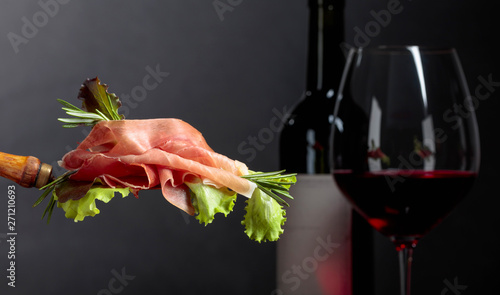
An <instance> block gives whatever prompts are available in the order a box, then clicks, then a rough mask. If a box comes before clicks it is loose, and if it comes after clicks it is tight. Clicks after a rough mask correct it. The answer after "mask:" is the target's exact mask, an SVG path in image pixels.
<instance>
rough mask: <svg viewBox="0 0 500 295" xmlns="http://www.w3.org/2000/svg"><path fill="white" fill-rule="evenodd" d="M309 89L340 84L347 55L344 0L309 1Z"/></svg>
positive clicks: (335, 87)
mask: <svg viewBox="0 0 500 295" xmlns="http://www.w3.org/2000/svg"><path fill="white" fill-rule="evenodd" d="M309 10H310V16H309V45H308V46H309V48H308V61H307V85H306V88H307V91H309V92H314V91H324V92H329V91H330V90H332V91H333V92H330V93H331V95H332V96H333V94H334V93H336V91H337V87H338V85H339V83H340V78H341V75H342V70H343V68H344V63H345V58H344V54H343V52H342V48H341V44H342V42H343V41H344V0H309Z"/></svg>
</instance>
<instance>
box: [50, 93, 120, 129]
mask: <svg viewBox="0 0 500 295" xmlns="http://www.w3.org/2000/svg"><path fill="white" fill-rule="evenodd" d="M57 101H58V102H59V103H61V104H62V105H63V106H64V107H63V108H62V109H63V110H64V111H66V114H68V115H70V116H73V117H74V118H58V119H57V120H59V121H61V122H63V123H67V124H64V125H63V127H65V128H72V127H77V126H80V125H85V126H94V125H95V124H97V122H99V121H110V120H112V118H108V117H106V115H104V114H103V113H102V112H101V111H99V110H98V109H96V112H95V113H91V112H87V111H84V110H82V109H80V108H78V107H76V106H74V105H72V104H71V103H69V102H67V101H64V100H62V99H58V100H57ZM113 119H114V118H113Z"/></svg>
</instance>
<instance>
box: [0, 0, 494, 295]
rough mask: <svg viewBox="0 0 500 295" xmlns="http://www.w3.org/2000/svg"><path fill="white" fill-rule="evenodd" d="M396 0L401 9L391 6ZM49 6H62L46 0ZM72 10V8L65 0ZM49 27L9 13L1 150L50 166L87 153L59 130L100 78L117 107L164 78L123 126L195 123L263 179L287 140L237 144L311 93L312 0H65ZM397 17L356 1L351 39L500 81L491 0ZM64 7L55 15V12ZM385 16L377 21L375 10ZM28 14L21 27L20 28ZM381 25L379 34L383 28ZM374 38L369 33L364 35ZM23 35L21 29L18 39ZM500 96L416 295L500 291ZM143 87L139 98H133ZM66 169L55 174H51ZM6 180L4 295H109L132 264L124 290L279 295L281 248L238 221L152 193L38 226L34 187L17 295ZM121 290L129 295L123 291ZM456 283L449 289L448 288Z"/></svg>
mask: <svg viewBox="0 0 500 295" xmlns="http://www.w3.org/2000/svg"><path fill="white" fill-rule="evenodd" d="M393 1H395V0H393ZM41 2H42V3H46V2H51V3H58V2H54V1H41ZM61 2H62V1H61ZM67 2H68V3H66V4H58V5H57V12H55V13H54V15H53V16H49V17H47V18H46V19H43V16H42V17H40V18H39V19H38V23H39V24H40V26H39V27H37V32H36V34H35V33H33V32H31V33H32V34H31V35H30V36H29V38H26V40H25V41H27V43H23V44H19V46H17V49H18V50H17V53H16V50H15V48H14V47H15V46H13V45H12V43H11V41H10V40H9V38H8V34H9V33H14V34H17V35H19V36H21V37H23V32H22V29H23V26H24V25H25V21H24V20H25V19H28V20H29V21H31V22H33V16H40V15H42V13H41V12H43V11H44V10H43V9H42V7H41V6H40V4H39V3H38V1H2V2H0V67H1V70H0V116H1V119H0V120H1V124H0V135H1V140H0V151H3V152H9V153H16V154H21V155H33V156H36V157H38V158H40V159H41V160H42V161H45V162H47V163H51V164H55V162H54V161H56V160H58V159H60V158H61V157H62V156H63V155H64V153H65V152H66V151H67V149H68V148H74V147H76V144H77V142H78V141H80V140H82V139H83V138H84V136H85V134H84V133H83V132H82V129H72V130H67V129H63V128H61V124H60V123H59V122H58V121H56V118H57V117H59V116H62V115H63V113H62V111H61V110H60V105H59V104H58V103H57V102H56V98H62V99H65V100H68V101H72V102H74V103H78V102H77V101H76V95H77V92H78V89H79V87H80V84H81V83H82V82H83V81H84V80H85V79H86V78H88V77H94V76H96V75H97V76H99V77H100V79H101V80H102V81H103V82H105V83H107V84H108V85H110V91H111V92H115V93H116V94H117V95H118V96H122V97H126V96H127V95H128V96H130V95H131V92H132V90H133V89H134V87H136V86H141V85H142V83H143V82H142V81H143V78H144V77H145V76H146V75H147V74H148V72H147V70H146V68H147V67H151V68H156V67H157V66H158V67H159V69H160V70H161V71H162V72H168V73H169V75H168V77H166V78H164V79H163V81H162V82H161V83H159V85H158V86H157V87H156V88H155V89H152V90H150V91H148V92H147V93H146V97H145V98H144V99H143V100H142V101H139V102H138V101H134V100H133V99H132V100H131V102H132V103H134V104H131V103H129V104H128V105H127V107H128V111H129V112H130V114H129V115H128V118H156V117H176V118H181V119H184V120H186V121H188V122H189V123H191V124H192V125H193V126H195V127H196V128H198V129H199V130H200V131H201V132H202V133H203V134H204V136H205V138H206V139H207V141H208V143H209V144H210V145H211V146H212V148H213V149H214V150H216V151H218V152H220V153H222V154H225V155H227V156H229V157H231V158H234V159H238V160H240V161H244V162H246V163H247V164H248V165H249V166H250V168H251V169H254V170H265V171H268V170H276V169H278V159H277V155H278V140H277V139H278V135H277V134H274V135H275V136H274V137H273V138H272V140H270V142H269V143H267V144H265V145H264V149H263V150H262V151H259V152H258V153H257V154H256V156H255V158H252V159H250V158H249V154H244V153H241V152H239V151H238V146H239V145H240V144H242V143H245V142H248V137H249V136H257V135H258V133H259V131H260V130H262V129H263V128H269V127H270V125H269V124H270V120H271V119H272V118H273V117H274V116H276V115H275V113H274V112H273V110H279V111H283V109H284V108H285V109H288V108H290V107H291V106H292V105H293V104H294V103H295V102H296V101H297V99H298V98H299V97H300V96H301V94H302V92H303V90H304V86H305V65H306V64H305V63H306V58H305V57H306V45H307V44H306V42H307V15H308V14H307V6H306V1H305V0H289V1H284V0H281V1H257V0H254V1H250V0H238V1H236V0H233V1H227V0H221V1H220V2H222V3H225V4H227V5H232V10H230V11H226V12H224V13H223V14H222V15H219V14H218V13H217V11H216V9H215V8H214V1H193V0H182V1H180V0H179V1H162V2H160V1H152V0H149V1H123V0H122V1H95V0H89V1H78V0H73V1H67ZM398 3H399V6H398V7H399V8H400V9H399V10H400V13H398V14H392V15H391V18H390V20H389V19H385V23H383V24H382V25H381V24H378V25H376V24H375V23H374V21H375V20H376V18H377V17H376V16H374V15H376V13H378V12H380V11H382V10H387V2H386V1H368V2H364V1H359V0H355V1H348V3H347V7H346V41H347V43H349V44H351V45H367V44H366V43H367V42H366V38H365V39H364V41H363V42H364V43H365V44H358V43H360V40H361V39H360V37H359V36H357V34H359V33H357V32H358V31H363V32H365V33H366V32H369V33H370V34H371V35H372V36H369V38H368V39H369V40H368V41H369V44H368V45H375V44H424V45H437V46H454V47H456V48H457V50H458V52H459V54H460V56H461V58H462V62H463V67H464V70H465V73H466V76H467V79H468V83H469V87H470V89H471V92H472V94H474V90H475V89H476V87H478V85H480V84H481V83H480V82H479V81H480V77H483V78H485V79H488V77H489V76H490V75H491V78H490V79H492V80H493V81H500V71H499V70H498V66H499V57H498V52H499V49H500V46H498V45H497V43H498V29H499V22H498V21H497V20H495V17H496V15H495V9H496V7H493V4H490V2H488V1H463V0H462V1H451V0H446V1H427V0H425V1H424V0H413V1H408V0H401V1H400V2H398ZM51 8H52V9H53V10H54V11H55V6H52V7H51ZM377 15H381V14H377ZM24 18H25V19H24ZM377 26H378V28H379V30H377ZM370 29H371V30H372V31H369V30H370ZM11 36H12V34H11ZM498 88H499V87H498V86H494V87H493V88H492V90H491V91H489V93H490V96H489V97H488V98H487V99H486V100H483V101H481V102H480V104H479V105H478V109H477V114H478V120H479V126H480V130H481V142H482V152H483V159H482V171H481V174H480V179H479V181H478V183H477V186H476V187H475V188H474V190H473V192H472V193H471V194H470V195H469V197H468V198H467V199H466V200H465V201H464V202H462V203H461V204H460V205H459V206H458V208H457V210H456V211H455V212H454V213H453V214H452V215H451V216H450V217H449V218H447V219H446V220H445V221H444V222H443V224H442V225H441V226H439V227H438V228H436V229H435V230H434V231H432V232H431V233H430V234H429V235H428V236H427V237H425V238H424V239H423V240H422V242H421V243H420V244H419V246H418V248H417V250H416V253H415V263H414V290H415V294H424V293H428V294H453V292H452V291H453V290H451V289H449V287H447V284H446V282H451V284H453V282H454V281H456V282H457V283H458V284H459V285H461V286H466V289H463V287H462V289H461V290H459V291H457V292H459V293H460V294H491V293H494V292H498V286H497V285H498V276H499V275H500V271H499V270H498V263H499V262H500V261H499V254H498V251H496V246H497V245H498V242H499V230H498V229H497V226H498V225H499V224H500V222H499V221H500V220H499V214H497V208H496V207H495V206H494V205H493V204H492V202H493V201H494V200H495V199H496V198H497V197H498V196H497V194H498V193H497V192H496V191H497V189H496V188H497V183H498V180H497V177H498V175H499V174H498V172H497V171H496V166H497V165H498V162H499V161H498V159H499V157H498V152H497V150H498V147H497V145H496V144H495V143H496V142H497V136H498V135H497V134H498V133H497V130H496V127H497V116H496V111H497V110H498V108H499V101H498V98H499V93H500V91H497V89H498ZM136 89H137V88H136ZM56 172H60V171H56ZM9 184H11V183H10V182H9V181H7V180H5V179H0V192H1V191H2V190H3V193H2V194H4V195H5V196H4V198H3V199H4V201H2V202H0V241H1V243H0V278H1V279H0V294H98V293H99V292H100V293H101V294H111V293H110V292H105V291H102V290H104V289H107V288H108V284H109V282H110V280H112V279H113V278H114V275H113V273H112V272H114V271H115V272H121V271H122V269H123V268H125V272H126V274H127V275H131V276H135V278H134V279H133V280H131V281H128V282H127V285H126V286H125V287H124V288H123V290H120V291H121V292H120V294H272V292H273V290H274V289H275V276H276V274H275V269H274V267H275V256H274V251H275V245H274V244H272V243H263V244H258V243H256V242H252V241H250V240H249V239H248V238H247V237H246V235H245V234H244V233H243V228H242V226H241V225H240V221H241V220H242V219H243V215H244V210H243V207H244V202H243V199H242V198H239V199H238V202H237V205H236V209H235V212H233V213H231V214H230V215H229V216H228V217H227V218H226V219H224V218H223V217H219V218H216V220H215V221H214V223H213V224H211V225H209V226H207V227H204V226H202V225H199V224H198V223H197V221H196V220H195V219H194V218H192V217H188V216H186V215H185V214H182V213H180V211H179V210H178V209H176V208H174V207H173V206H171V205H170V204H168V203H167V202H166V201H165V200H164V198H163V197H162V196H161V194H160V193H159V192H157V191H153V192H141V194H140V199H139V200H137V199H135V198H133V197H128V198H126V199H123V200H113V201H112V203H110V204H108V205H104V204H100V206H99V204H98V207H99V208H100V209H101V214H99V215H97V216H96V217H95V218H87V219H86V220H85V221H84V222H80V223H76V224H75V223H73V222H72V221H71V220H67V219H65V218H64V215H63V213H62V210H60V209H59V210H56V211H55V212H54V216H53V219H52V222H51V224H50V225H46V224H45V222H43V221H41V220H40V216H41V214H42V211H43V207H44V205H45V204H43V205H42V206H40V207H37V208H35V209H33V208H31V205H32V203H33V202H34V201H35V200H36V198H37V197H38V196H39V194H40V193H39V192H38V191H36V190H35V189H24V188H22V187H20V186H17V189H16V210H17V211H16V213H17V214H16V232H17V233H18V236H17V243H16V260H15V261H16V266H17V273H16V275H17V281H16V288H15V289H13V288H10V287H7V286H6V284H7V280H6V275H7V272H6V268H7V267H8V266H7V263H8V260H7V252H8V249H7V245H6V243H5V233H6V232H7V222H6V220H7V217H6V216H7V210H6V207H7V203H6V201H7V186H8V185H9ZM377 253H378V254H379V256H378V258H377V260H376V265H377V267H376V270H377V273H376V286H377V292H378V294H397V269H396V266H397V260H396V254H395V251H394V250H393V248H392V246H391V245H390V243H389V242H388V241H386V240H385V239H383V238H381V237H380V236H379V235H378V234H377ZM115 286H117V287H118V286H119V285H118V284H117V285H115ZM447 288H448V289H447Z"/></svg>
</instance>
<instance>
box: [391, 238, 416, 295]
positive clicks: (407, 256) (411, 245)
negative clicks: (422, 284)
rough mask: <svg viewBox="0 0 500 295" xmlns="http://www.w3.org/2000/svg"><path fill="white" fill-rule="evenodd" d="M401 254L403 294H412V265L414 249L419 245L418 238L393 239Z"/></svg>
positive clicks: (400, 266)
mask: <svg viewBox="0 0 500 295" xmlns="http://www.w3.org/2000/svg"><path fill="white" fill-rule="evenodd" d="M393 243H394V244H395V245H396V250H397V251H398V256H399V281H400V286H401V295H410V293H411V265H412V262H413V250H414V249H415V246H416V245H417V240H416V239H413V238H412V239H405V238H400V239H393Z"/></svg>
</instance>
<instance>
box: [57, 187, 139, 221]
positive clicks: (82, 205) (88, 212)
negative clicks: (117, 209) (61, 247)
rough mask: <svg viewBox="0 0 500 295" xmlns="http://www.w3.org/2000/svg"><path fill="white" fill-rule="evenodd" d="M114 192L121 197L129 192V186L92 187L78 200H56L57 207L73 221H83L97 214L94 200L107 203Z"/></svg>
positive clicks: (97, 210)
mask: <svg viewBox="0 0 500 295" xmlns="http://www.w3.org/2000/svg"><path fill="white" fill-rule="evenodd" d="M115 192H118V193H120V194H121V195H122V197H123V198H125V197H126V196H128V194H129V193H130V190H129V188H108V187H100V186H96V187H92V188H91V189H89V190H88V191H87V193H86V194H85V196H84V197H82V198H80V199H78V200H72V199H69V200H67V201H66V202H64V203H61V202H57V207H59V208H62V209H63V210H64V212H66V214H65V216H66V218H71V219H74V220H75V222H77V221H83V219H84V218H85V217H87V216H95V215H96V214H99V212H100V211H99V209H97V207H96V204H95V200H100V201H103V202H104V203H108V202H109V201H110V200H111V199H112V198H113V197H114V196H115ZM53 194H54V199H55V200H58V198H57V194H56V192H55V191H54V193H53Z"/></svg>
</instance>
